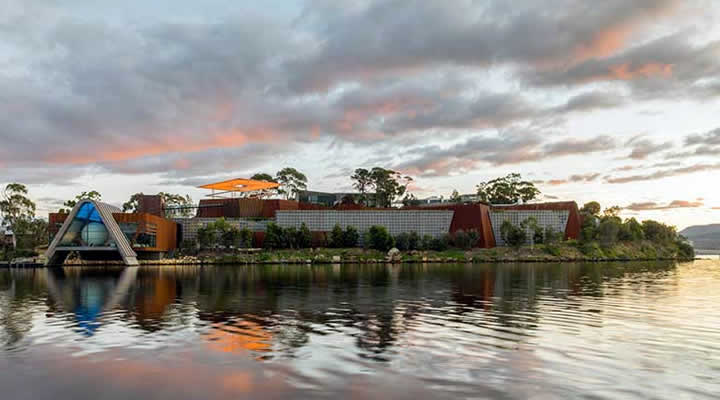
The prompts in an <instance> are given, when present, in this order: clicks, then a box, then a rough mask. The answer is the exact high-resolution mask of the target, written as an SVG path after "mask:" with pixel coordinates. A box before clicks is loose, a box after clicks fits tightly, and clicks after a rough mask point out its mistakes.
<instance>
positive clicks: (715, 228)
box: [680, 224, 720, 250]
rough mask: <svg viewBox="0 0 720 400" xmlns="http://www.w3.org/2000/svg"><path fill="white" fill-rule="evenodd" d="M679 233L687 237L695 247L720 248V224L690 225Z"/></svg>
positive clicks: (705, 248)
mask: <svg viewBox="0 0 720 400" xmlns="http://www.w3.org/2000/svg"><path fill="white" fill-rule="evenodd" d="M680 234H681V235H683V236H685V237H686V238H688V239H689V240H690V241H691V242H692V243H693V246H695V248H696V249H701V250H720V224H711V225H695V226H690V227H687V228H685V229H683V230H682V231H680Z"/></svg>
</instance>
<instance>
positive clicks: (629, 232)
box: [618, 218, 645, 242]
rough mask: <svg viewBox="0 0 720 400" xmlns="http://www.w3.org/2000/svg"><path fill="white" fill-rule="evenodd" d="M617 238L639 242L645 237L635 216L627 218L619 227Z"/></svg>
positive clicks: (623, 240)
mask: <svg viewBox="0 0 720 400" xmlns="http://www.w3.org/2000/svg"><path fill="white" fill-rule="evenodd" d="M618 239H619V240H620V241H622V242H639V241H641V240H643V239H645V232H644V231H643V227H642V225H641V224H640V223H639V222H638V221H637V220H636V219H635V218H629V219H626V220H625V222H624V223H623V224H622V226H621V227H620V233H619V234H618Z"/></svg>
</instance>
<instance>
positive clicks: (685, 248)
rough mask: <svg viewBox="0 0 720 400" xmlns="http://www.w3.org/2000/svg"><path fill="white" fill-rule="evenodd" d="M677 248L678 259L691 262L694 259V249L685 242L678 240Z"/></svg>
mask: <svg viewBox="0 0 720 400" xmlns="http://www.w3.org/2000/svg"><path fill="white" fill-rule="evenodd" d="M677 246H678V257H679V258H682V259H685V260H692V259H694V258H695V249H694V248H693V247H692V246H691V245H690V243H688V242H687V241H685V240H679V241H678V242H677Z"/></svg>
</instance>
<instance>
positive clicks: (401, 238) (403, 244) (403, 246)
mask: <svg viewBox="0 0 720 400" xmlns="http://www.w3.org/2000/svg"><path fill="white" fill-rule="evenodd" d="M395 247H397V248H398V250H401V251H407V250H410V234H409V233H406V232H403V233H401V234H399V235H397V236H395Z"/></svg>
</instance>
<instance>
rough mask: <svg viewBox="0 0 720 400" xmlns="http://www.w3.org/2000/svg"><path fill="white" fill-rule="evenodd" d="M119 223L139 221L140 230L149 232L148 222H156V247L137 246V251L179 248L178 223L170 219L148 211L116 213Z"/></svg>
mask: <svg viewBox="0 0 720 400" xmlns="http://www.w3.org/2000/svg"><path fill="white" fill-rule="evenodd" d="M113 217H114V218H115V221H117V222H118V223H137V224H138V232H140V233H142V232H148V231H151V230H152V229H149V226H148V224H154V225H155V226H156V228H155V247H137V248H135V250H136V251H147V252H150V251H170V250H175V249H176V248H177V224H176V223H175V222H173V221H171V220H169V219H165V218H160V217H158V216H156V215H152V214H146V213H114V214H113Z"/></svg>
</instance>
